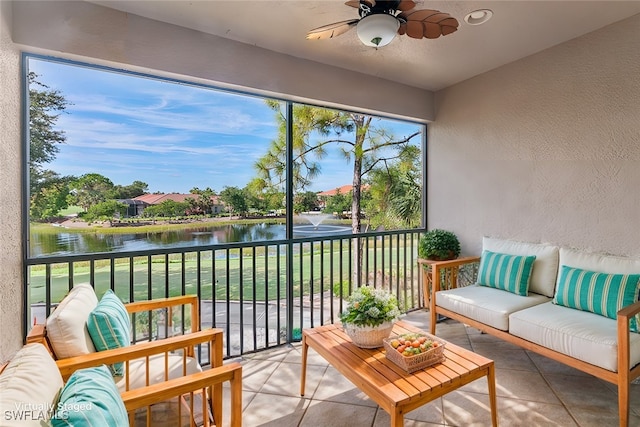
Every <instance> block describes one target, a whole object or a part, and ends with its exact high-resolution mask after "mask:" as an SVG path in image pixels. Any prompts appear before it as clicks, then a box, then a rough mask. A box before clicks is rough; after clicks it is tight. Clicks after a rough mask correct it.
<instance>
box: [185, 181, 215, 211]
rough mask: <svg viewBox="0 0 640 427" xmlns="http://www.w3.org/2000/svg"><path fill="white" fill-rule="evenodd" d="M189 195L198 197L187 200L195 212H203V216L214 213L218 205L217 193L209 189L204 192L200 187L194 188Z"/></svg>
mask: <svg viewBox="0 0 640 427" xmlns="http://www.w3.org/2000/svg"><path fill="white" fill-rule="evenodd" d="M189 193H191V194H195V195H196V196H197V197H194V198H193V199H192V198H189V199H187V201H188V203H189V206H190V207H191V208H192V209H193V210H194V211H195V212H201V213H203V214H210V213H213V207H214V206H215V204H216V199H215V197H216V192H215V191H213V190H212V189H211V188H209V187H207V188H205V189H204V190H201V189H199V188H198V187H193V188H192V189H191V190H190V191H189Z"/></svg>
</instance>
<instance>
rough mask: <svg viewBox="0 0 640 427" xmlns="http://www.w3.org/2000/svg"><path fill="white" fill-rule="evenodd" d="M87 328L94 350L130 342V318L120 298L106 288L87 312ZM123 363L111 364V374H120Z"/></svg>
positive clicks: (117, 346)
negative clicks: (93, 306)
mask: <svg viewBox="0 0 640 427" xmlns="http://www.w3.org/2000/svg"><path fill="white" fill-rule="evenodd" d="M87 329H88V330H89V335H90V336H91V340H92V341H93V345H94V346H95V347H96V350H98V351H103V350H112V349H114V348H122V347H126V346H128V345H129V344H130V343H131V320H130V319H129V313H127V309H126V308H125V306H124V304H122V301H120V298H118V297H117V296H116V294H115V293H114V292H113V291H112V290H111V289H109V290H107V291H106V292H105V294H104V295H103V296H102V299H100V302H99V303H98V305H97V306H96V308H95V309H94V310H93V311H92V312H91V313H89V318H88V320H87ZM123 365H124V364H123V363H116V364H114V365H113V370H114V372H113V374H114V375H122V370H123Z"/></svg>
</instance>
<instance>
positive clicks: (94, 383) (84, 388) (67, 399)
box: [51, 365, 129, 427]
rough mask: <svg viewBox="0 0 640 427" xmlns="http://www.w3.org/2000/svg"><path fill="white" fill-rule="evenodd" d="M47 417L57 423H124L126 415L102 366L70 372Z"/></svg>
mask: <svg viewBox="0 0 640 427" xmlns="http://www.w3.org/2000/svg"><path fill="white" fill-rule="evenodd" d="M55 409H56V412H55V414H54V415H53V417H52V419H51V425H52V426H53V427H59V426H65V427H66V426H74V427H84V426H100V427H113V426H118V427H120V426H128V425H129V417H128V416H127V411H126V409H125V407H124V403H123V402H122V398H121V397H120V392H119V391H118V388H117V387H116V384H115V382H114V381H113V377H112V376H111V372H109V369H107V367H106V366H104V365H102V366H98V367H95V368H88V369H80V370H77V371H76V372H74V373H73V374H72V375H71V377H70V378H69V380H68V381H67V384H65V386H64V387H63V388H62V392H61V393H60V399H59V401H58V404H57V405H56V407H55Z"/></svg>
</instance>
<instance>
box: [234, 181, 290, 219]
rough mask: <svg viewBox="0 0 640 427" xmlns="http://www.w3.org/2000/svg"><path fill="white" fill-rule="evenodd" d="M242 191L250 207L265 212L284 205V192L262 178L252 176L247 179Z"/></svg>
mask: <svg viewBox="0 0 640 427" xmlns="http://www.w3.org/2000/svg"><path fill="white" fill-rule="evenodd" d="M243 191H244V193H245V195H246V196H247V203H248V205H249V208H250V209H251V208H252V209H256V210H258V211H260V212H267V211H270V210H279V209H282V208H283V207H284V200H285V195H284V192H282V191H279V190H278V189H277V188H274V187H271V186H268V185H266V184H265V182H264V180H262V179H260V178H253V179H252V180H251V181H249V183H248V184H247V185H246V186H245V187H244V188H243Z"/></svg>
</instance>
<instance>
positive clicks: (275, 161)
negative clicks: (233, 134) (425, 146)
mask: <svg viewBox="0 0 640 427" xmlns="http://www.w3.org/2000/svg"><path fill="white" fill-rule="evenodd" d="M267 105H268V106H269V107H271V109H272V110H274V111H275V112H276V120H277V122H278V136H277V138H276V139H275V140H274V141H272V143H271V145H270V147H269V151H268V152H267V153H266V154H265V155H264V156H262V157H261V158H260V159H258V161H257V162H256V164H255V168H256V170H257V173H258V177H259V178H261V179H263V180H264V181H265V182H266V183H269V184H270V185H275V186H281V185H282V184H283V183H284V182H285V179H286V163H287V162H286V149H287V119H286V116H285V114H284V112H283V111H282V105H281V103H280V102H278V101H272V100H268V101H267ZM292 120H293V123H292V127H293V135H292V149H293V171H292V172H293V190H294V193H298V192H300V191H303V190H304V189H305V188H306V187H307V186H309V185H310V184H311V182H312V180H313V179H314V178H315V177H317V176H318V175H319V174H320V171H321V168H320V165H319V164H318V163H317V160H320V159H322V158H323V157H324V156H325V155H326V149H327V146H328V145H330V144H336V145H337V146H338V148H339V150H340V152H341V154H342V155H343V157H344V158H345V160H346V161H349V162H352V164H353V175H352V193H351V230H352V232H353V233H354V234H355V233H359V232H360V230H361V218H362V215H361V214H362V209H361V201H362V197H361V195H362V179H363V177H364V176H365V175H366V174H367V173H369V172H370V171H371V170H373V169H374V168H375V167H376V166H377V165H378V164H379V163H380V162H384V161H390V160H391V159H395V158H398V157H400V156H402V153H403V151H405V150H406V149H407V148H408V147H411V146H410V145H409V143H410V141H411V140H412V139H413V138H414V137H416V136H418V135H419V134H420V132H414V133H412V134H410V135H407V136H405V137H403V138H395V137H394V136H393V135H392V134H391V133H390V132H388V131H387V130H386V129H385V128H383V127H378V126H376V122H375V121H374V118H373V117H372V116H368V115H364V114H358V113H353V112H343V111H338V110H331V109H327V108H321V107H314V106H311V105H304V104H296V105H295V106H294V107H293V119H292ZM318 140H319V141H318ZM356 244H359V241H358V240H357V241H356ZM362 250H363V248H362V247H356V249H355V251H354V265H356V266H357V268H356V269H355V271H354V273H355V275H356V281H357V279H358V278H359V277H358V275H359V272H360V271H361V266H362Z"/></svg>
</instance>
